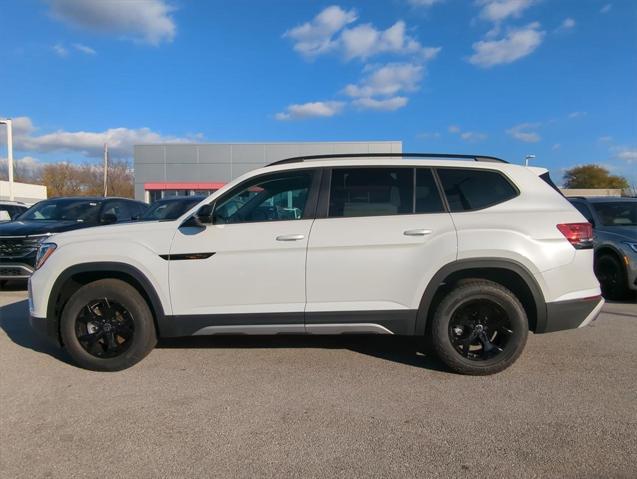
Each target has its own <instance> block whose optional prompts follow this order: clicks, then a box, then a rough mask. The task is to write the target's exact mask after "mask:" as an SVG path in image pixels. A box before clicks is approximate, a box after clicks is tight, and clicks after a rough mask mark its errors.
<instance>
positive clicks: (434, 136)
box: [416, 131, 441, 140]
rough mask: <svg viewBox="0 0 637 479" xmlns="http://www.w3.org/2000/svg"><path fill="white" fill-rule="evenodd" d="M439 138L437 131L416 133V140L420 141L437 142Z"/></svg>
mask: <svg viewBox="0 0 637 479" xmlns="http://www.w3.org/2000/svg"><path fill="white" fill-rule="evenodd" d="M440 136H441V135H440V132H437V131H424V132H422V133H418V134H417V135H416V138H419V139H421V140H438V139H439V138H440Z"/></svg>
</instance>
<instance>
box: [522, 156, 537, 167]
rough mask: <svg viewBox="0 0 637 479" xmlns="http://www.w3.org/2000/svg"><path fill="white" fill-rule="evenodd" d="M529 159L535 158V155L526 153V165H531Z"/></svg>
mask: <svg viewBox="0 0 637 479" xmlns="http://www.w3.org/2000/svg"><path fill="white" fill-rule="evenodd" d="M529 160H535V155H526V156H525V157H524V166H529Z"/></svg>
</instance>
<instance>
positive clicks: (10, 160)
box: [0, 120, 15, 201]
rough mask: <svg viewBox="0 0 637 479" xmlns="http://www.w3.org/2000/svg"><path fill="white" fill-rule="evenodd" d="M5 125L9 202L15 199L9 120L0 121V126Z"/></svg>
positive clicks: (11, 135) (11, 134) (11, 137)
mask: <svg viewBox="0 0 637 479" xmlns="http://www.w3.org/2000/svg"><path fill="white" fill-rule="evenodd" d="M2 123H4V124H5V125H7V167H8V170H9V201H13V200H14V199H15V197H14V195H13V131H12V124H11V120H0V124H2Z"/></svg>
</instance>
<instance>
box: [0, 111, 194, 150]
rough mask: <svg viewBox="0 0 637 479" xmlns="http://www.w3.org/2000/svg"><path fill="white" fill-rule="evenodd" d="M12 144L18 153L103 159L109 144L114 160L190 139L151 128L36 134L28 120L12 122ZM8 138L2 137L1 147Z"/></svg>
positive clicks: (60, 131) (59, 131) (21, 118)
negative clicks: (137, 149) (145, 146)
mask: <svg viewBox="0 0 637 479" xmlns="http://www.w3.org/2000/svg"><path fill="white" fill-rule="evenodd" d="M13 127H14V128H13V145H14V148H15V149H16V150H19V151H30V152H31V151H36V152H40V153H51V152H75V153H78V154H80V155H83V156H86V157H88V158H100V157H101V156H102V154H103V150H104V143H108V150H109V153H110V154H111V155H112V156H113V157H114V158H130V157H132V156H133V146H134V145H136V144H140V143H184V142H188V141H191V138H180V137H174V136H164V135H161V134H159V133H156V132H154V131H152V130H151V129H149V128H137V129H130V128H109V129H107V130H104V131H95V132H93V131H65V130H57V131H55V132H53V133H46V134H42V135H38V134H36V129H35V128H34V127H33V123H32V121H31V119H30V118H28V117H18V118H14V119H13ZM4 142H5V139H4V138H0V144H4Z"/></svg>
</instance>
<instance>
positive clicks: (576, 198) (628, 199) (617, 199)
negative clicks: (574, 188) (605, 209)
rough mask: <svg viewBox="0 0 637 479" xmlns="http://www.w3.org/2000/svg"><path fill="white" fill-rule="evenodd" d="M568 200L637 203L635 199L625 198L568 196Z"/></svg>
mask: <svg viewBox="0 0 637 479" xmlns="http://www.w3.org/2000/svg"><path fill="white" fill-rule="evenodd" d="M568 199H569V200H582V201H588V202H590V203H610V202H613V203H615V202H617V201H637V198H630V197H626V196H569V197H568Z"/></svg>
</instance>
